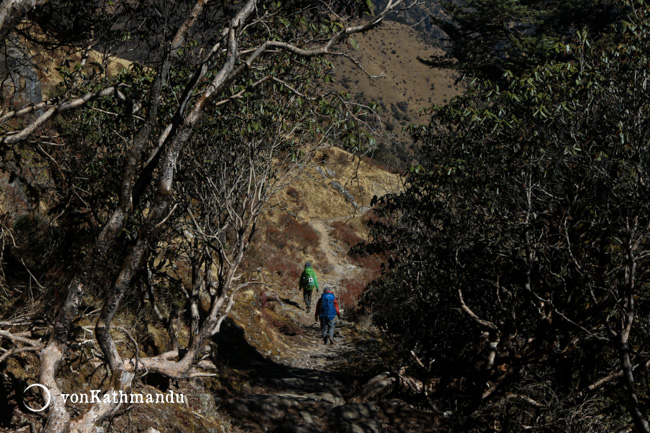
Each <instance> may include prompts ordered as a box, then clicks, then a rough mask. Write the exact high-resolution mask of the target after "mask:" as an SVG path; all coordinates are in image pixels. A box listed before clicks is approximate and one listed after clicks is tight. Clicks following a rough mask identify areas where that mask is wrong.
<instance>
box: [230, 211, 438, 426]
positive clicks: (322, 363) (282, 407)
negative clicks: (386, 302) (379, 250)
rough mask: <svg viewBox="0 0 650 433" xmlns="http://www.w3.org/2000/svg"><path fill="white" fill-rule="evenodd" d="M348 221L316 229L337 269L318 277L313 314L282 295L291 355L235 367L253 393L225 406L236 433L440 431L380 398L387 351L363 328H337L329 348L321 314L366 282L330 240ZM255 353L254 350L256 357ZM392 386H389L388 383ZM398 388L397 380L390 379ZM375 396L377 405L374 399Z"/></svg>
mask: <svg viewBox="0 0 650 433" xmlns="http://www.w3.org/2000/svg"><path fill="white" fill-rule="evenodd" d="M340 219H343V218H333V219H330V220H316V221H311V224H312V226H313V227H314V228H315V229H316V230H317V231H318V232H319V233H320V235H321V236H320V239H321V240H320V248H321V251H322V253H323V254H324V256H325V257H326V259H327V261H328V262H329V264H330V266H329V267H328V271H329V272H327V273H318V267H317V266H316V265H317V264H316V263H314V266H315V268H316V271H317V275H318V276H319V285H320V287H321V292H320V293H314V299H313V300H312V310H311V312H310V313H307V312H306V311H305V307H304V303H303V301H302V295H301V294H300V293H299V292H298V291H297V290H296V289H295V288H294V289H290V288H286V289H285V291H284V292H283V293H279V296H280V298H281V301H280V302H278V305H277V310H279V311H281V312H282V313H283V314H285V315H286V316H287V317H289V318H290V319H291V320H292V321H293V322H294V324H295V325H296V326H297V328H298V329H299V332H298V333H297V335H295V336H293V337H291V342H290V344H288V347H287V349H286V350H283V351H282V353H281V354H280V355H279V356H275V357H274V358H273V359H272V360H271V359H269V358H266V357H263V356H261V355H260V354H259V353H257V354H255V355H253V354H251V355H250V356H248V357H246V359H245V364H243V365H238V366H235V367H236V368H241V369H243V370H246V371H250V372H251V373H250V375H249V380H251V382H253V383H254V386H253V388H252V390H251V391H249V392H248V393H245V394H244V395H241V396H238V397H236V398H229V399H224V400H219V399H218V400H217V405H219V406H222V407H225V408H226V409H227V410H228V412H229V413H230V415H231V416H232V418H233V420H236V421H235V422H234V426H233V430H232V431H233V432H236V433H239V432H276V433H281V432H292V433H324V432H343V433H347V432H354V433H378V432H418V433H419V432H424V431H431V430H430V427H431V426H432V425H434V424H435V420H434V419H433V417H432V414H430V413H426V412H422V411H419V410H417V409H415V408H413V407H411V406H410V405H408V404H406V403H404V402H402V401H397V400H395V399H390V400H389V399H387V398H386V397H388V396H390V394H391V390H390V389H388V391H386V392H383V391H382V392H381V393H380V394H377V393H375V392H374V390H373V383H374V382H373V381H372V380H371V381H370V383H367V382H368V380H369V379H371V378H372V376H374V375H375V374H377V372H375V373H373V371H376V370H377V369H378V368H380V367H378V365H380V363H379V364H378V363H377V362H378V361H377V360H378V359H379V358H380V355H379V354H380V352H381V347H380V344H379V343H378V342H377V341H376V340H375V339H373V338H372V336H368V335H365V336H364V337H360V333H359V330H358V325H357V324H355V323H353V322H350V321H348V320H346V318H345V313H344V312H342V314H343V320H339V321H338V323H337V332H336V334H335V338H334V340H335V341H334V344H333V345H329V344H328V345H325V344H324V343H323V339H322V337H321V334H320V326H319V323H318V322H317V321H316V320H315V318H314V308H315V304H316V301H317V299H318V297H319V296H320V294H321V293H322V289H323V288H324V287H326V286H329V287H332V288H334V292H335V293H337V292H338V290H339V289H338V288H340V282H341V280H342V279H344V278H355V277H358V276H359V274H360V272H362V269H360V268H358V267H356V266H354V265H353V264H351V263H350V262H349V261H348V259H347V256H346V251H345V250H344V249H343V248H342V247H341V246H340V245H339V244H338V243H337V241H336V240H335V239H334V238H333V237H332V236H331V235H330V227H331V223H332V222H334V221H337V220H340ZM252 351H254V349H252ZM384 382H385V381H384ZM388 382H389V383H390V377H389V378H388ZM369 396H370V398H368V397H369Z"/></svg>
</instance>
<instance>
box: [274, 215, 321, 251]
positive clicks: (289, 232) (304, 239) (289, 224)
mask: <svg viewBox="0 0 650 433" xmlns="http://www.w3.org/2000/svg"><path fill="white" fill-rule="evenodd" d="M280 226H281V227H282V228H283V230H282V232H283V236H284V238H285V239H290V240H291V241H293V242H295V243H296V244H298V245H299V247H300V250H301V251H302V252H304V253H306V252H308V251H309V250H310V249H314V250H315V249H317V248H318V247H319V246H320V234H319V233H318V232H317V231H316V230H315V229H314V228H313V227H312V226H310V225H309V223H306V222H305V223H301V222H300V221H298V220H297V219H295V218H294V217H293V216H291V215H289V214H285V215H282V217H281V218H280Z"/></svg>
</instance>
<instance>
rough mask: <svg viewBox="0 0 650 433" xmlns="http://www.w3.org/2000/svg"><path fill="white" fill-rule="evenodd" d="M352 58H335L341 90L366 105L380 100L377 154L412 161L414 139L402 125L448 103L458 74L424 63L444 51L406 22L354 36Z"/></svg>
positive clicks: (395, 160) (417, 121)
mask: <svg viewBox="0 0 650 433" xmlns="http://www.w3.org/2000/svg"><path fill="white" fill-rule="evenodd" d="M349 49H350V53H349V55H350V56H351V57H354V58H355V59H357V60H358V65H357V64H355V63H353V62H351V61H350V60H348V59H346V58H344V57H337V58H336V59H335V61H334V69H333V70H332V75H333V77H334V78H335V79H336V81H337V83H336V85H335V86H334V88H335V89H336V90H339V91H347V92H349V93H350V94H351V96H352V98H353V99H354V100H356V101H358V102H361V103H365V104H368V103H373V102H374V103H376V104H377V105H378V106H379V109H380V115H381V117H382V119H383V122H384V125H385V135H384V136H382V137H380V138H379V140H378V142H379V145H378V149H377V151H376V152H375V154H374V155H373V156H375V157H376V158H378V159H379V160H380V161H382V162H384V163H387V164H388V165H389V166H396V165H397V164H398V162H401V163H402V164H404V163H408V162H410V155H409V154H408V149H409V148H410V147H411V139H410V137H409V135H408V133H407V132H406V131H404V130H403V129H404V128H405V127H407V126H408V125H409V124H411V123H414V124H424V123H426V122H427V120H428V117H427V116H426V115H422V114H421V110H423V109H426V108H429V107H431V106H433V105H435V104H444V103H446V102H447V101H448V100H449V99H450V98H452V97H453V96H454V95H456V94H458V88H457V86H456V84H455V79H456V73H455V72H454V71H450V70H443V69H436V68H431V67H430V66H427V65H425V64H423V63H422V62H420V60H418V59H419V58H423V59H427V58H429V57H430V56H432V55H434V54H441V53H442V50H440V49H439V48H436V47H434V46H433V45H432V43H431V42H430V41H428V40H426V39H425V37H424V36H423V35H422V33H420V32H418V31H416V30H414V29H413V28H412V27H409V26H407V25H405V24H401V23H398V22H394V21H387V22H385V23H384V24H383V25H382V26H380V27H379V28H377V29H375V30H373V32H372V34H364V35H358V36H355V37H354V39H353V42H352V41H351V42H350V45H349Z"/></svg>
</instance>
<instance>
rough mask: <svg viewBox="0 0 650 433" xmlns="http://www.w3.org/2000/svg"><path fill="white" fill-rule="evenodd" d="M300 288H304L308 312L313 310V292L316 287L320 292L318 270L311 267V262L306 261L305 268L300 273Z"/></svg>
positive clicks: (303, 292)
mask: <svg viewBox="0 0 650 433" xmlns="http://www.w3.org/2000/svg"><path fill="white" fill-rule="evenodd" d="M299 288H300V289H302V294H303V298H304V300H305V305H306V306H307V312H308V313H309V311H310V310H311V294H312V292H313V291H314V289H316V291H317V292H318V290H319V289H318V280H317V279H316V272H314V268H312V267H311V263H309V262H307V263H305V269H304V270H303V271H302V275H300V282H299Z"/></svg>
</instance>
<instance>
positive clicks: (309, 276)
mask: <svg viewBox="0 0 650 433" xmlns="http://www.w3.org/2000/svg"><path fill="white" fill-rule="evenodd" d="M314 287H316V276H315V275H314V271H311V272H309V271H308V270H307V269H305V270H304V271H303V272H302V275H301V276H300V288H301V289H307V290H313V289H314Z"/></svg>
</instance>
